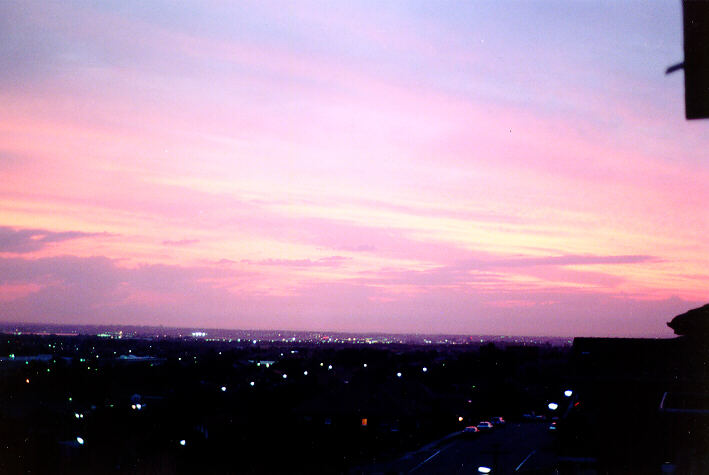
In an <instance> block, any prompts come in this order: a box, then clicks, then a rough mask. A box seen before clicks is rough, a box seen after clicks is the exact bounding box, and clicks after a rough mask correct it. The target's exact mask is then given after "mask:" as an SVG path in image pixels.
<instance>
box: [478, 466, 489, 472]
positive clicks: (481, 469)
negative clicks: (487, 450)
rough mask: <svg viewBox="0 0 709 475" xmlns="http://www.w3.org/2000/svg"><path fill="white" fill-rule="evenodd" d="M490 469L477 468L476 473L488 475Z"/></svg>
mask: <svg viewBox="0 0 709 475" xmlns="http://www.w3.org/2000/svg"><path fill="white" fill-rule="evenodd" d="M490 472H492V469H491V468H490V467H478V473H490Z"/></svg>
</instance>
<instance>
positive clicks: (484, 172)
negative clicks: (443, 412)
mask: <svg viewBox="0 0 709 475" xmlns="http://www.w3.org/2000/svg"><path fill="white" fill-rule="evenodd" d="M0 24H2V28H0V70H2V71H3V72H0V102H1V103H2V104H3V107H2V108H1V109H0V180H1V181H0V183H1V184H0V319H2V320H3V321H26V322H41V321H47V322H54V323H61V322H65V323H85V324H92V323H116V324H120V323H125V324H145V325H160V324H163V325H169V326H198V327H199V326H201V327H219V328H259V329H296V330H330V331H337V330H339V331H387V332H395V333H407V332H408V333H413V332H430V333H471V334H485V333H490V334H515V335H523V334H527V335H548V336H556V335H558V336H572V335H579V336H580V335H597V336H606V335H613V336H628V335H631V336H671V335H672V331H671V330H670V329H669V328H667V327H666V326H665V322H667V321H669V320H670V319H671V318H672V317H673V316H675V315H677V314H678V313H682V312H684V311H686V310H688V309H689V308H692V307H696V306H699V305H701V304H703V303H706V300H707V286H708V285H709V273H707V271H706V269H707V267H708V265H709V240H708V239H707V238H706V236H708V235H709V215H707V213H706V203H708V202H709V190H707V187H706V183H707V182H709V161H707V158H709V155H708V154H707V152H706V151H707V150H709V134H707V133H706V123H704V122H702V121H698V122H687V121H685V120H684V119H683V117H684V116H683V106H684V103H683V98H682V97H683V96H682V94H683V86H682V78H681V75H675V76H670V77H665V76H664V75H663V71H664V68H665V67H666V66H667V65H669V64H673V63H675V62H677V61H678V60H680V59H681V57H682V54H683V53H682V38H681V12H680V5H679V3H678V2H664V3H658V4H653V5H652V7H650V6H649V5H644V4H642V3H638V4H635V3H625V4H614V3H608V4H606V3H599V2H588V3H586V2H578V3H568V2H559V3H554V2H520V3H509V4H502V5H501V4H499V3H498V2H480V3H475V4H470V3H467V2H466V3H463V2H461V3H441V4H435V5H434V4H430V3H425V2H422V3H419V2H387V3H386V4H385V5H382V4H380V3H374V2H372V3H368V2H363V3H360V4H358V5H343V4H336V3H330V2H324V3H311V2H295V3H293V2H282V3H281V2H274V3H262V2H254V3H251V2H243V3H241V2H240V3H239V4H238V5H230V4H228V3H226V4H223V3H220V2H207V3H204V4H202V3H194V4H191V3H185V4H181V5H179V6H178V5H174V4H172V3H170V2H167V3H162V2H150V3H146V2H125V1H122V2H106V3H103V4H101V5H93V4H92V2H83V1H77V2H62V3H42V2H16V3H15V2H6V3H3V4H2V5H0Z"/></svg>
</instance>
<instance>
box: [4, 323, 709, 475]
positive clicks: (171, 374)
mask: <svg viewBox="0 0 709 475" xmlns="http://www.w3.org/2000/svg"><path fill="white" fill-rule="evenodd" d="M29 330H30V331H32V332H33V333H31V334H27V333H23V332H22V331H20V330H17V331H13V332H8V333H5V334H3V335H2V339H1V340H0V355H2V358H0V360H1V361H0V382H1V384H2V391H1V392H0V398H1V400H0V437H1V440H2V447H1V448H2V456H1V458H0V472H2V473H126V472H129V473H289V472H296V473H410V472H414V473H479V472H478V467H487V468H490V469H491V470H492V473H668V472H669V473H672V471H674V472H675V473H707V469H709V465H708V460H707V450H706V449H707V447H709V445H708V442H709V440H708V439H707V434H708V431H707V421H708V420H709V404H708V403H707V400H706V397H705V396H703V395H704V394H706V386H705V381H706V372H707V370H706V361H707V358H706V356H707V352H706V347H705V346H703V344H701V343H697V342H692V340H688V339H686V338H685V337H681V338H676V339H667V340H641V339H603V338H577V339H575V340H573V345H571V344H568V342H567V340H563V339H555V340H551V341H544V339H530V340H534V342H531V341H529V342H527V340H525V339H516V341H517V342H515V339H509V338H508V339H501V338H496V339H492V341H489V342H488V341H483V342H482V343H481V342H480V341H479V339H477V338H476V339H475V340H472V341H471V340H470V339H469V338H468V339H467V342H464V343H461V342H457V343H456V344H452V343H448V344H444V343H429V344H425V343H401V342H397V341H404V340H405V339H404V340H401V339H397V338H394V337H391V336H390V337H386V338H390V340H388V342H386V343H385V342H377V343H372V342H368V343H362V342H361V341H360V340H359V339H356V338H355V339H352V340H351V342H350V343H347V342H345V341H339V340H342V339H343V338H344V340H346V338H348V337H337V338H335V339H339V340H338V341H337V342H334V341H331V340H333V338H332V337H330V336H327V337H323V335H319V334H318V335H317V336H313V335H310V336H308V337H306V336H303V335H297V336H295V335H294V336H291V335H288V336H287V337H286V336H284V335H285V334H284V335H282V336H283V338H280V339H278V338H277V336H278V333H269V334H268V335H263V334H262V335H260V339H259V338H256V337H254V334H249V335H248V336H249V338H248V339H246V338H240V337H235V335H233V336H232V338H228V337H226V336H224V337H223V338H218V339H217V338H210V335H209V333H210V332H206V334H202V333H197V336H196V337H193V336H191V334H190V333H188V335H189V336H183V337H178V336H174V335H168V336H162V335H161V336H158V335H153V336H148V335H145V334H142V335H141V334H140V332H138V331H133V332H132V331H131V330H130V329H126V330H125V332H124V333H119V332H120V331H121V330H119V329H111V331H107V332H103V333H101V335H102V336H95V334H94V335H87V334H83V335H79V334H73V333H74V332H77V333H81V331H80V330H79V331H76V330H66V331H65V332H64V333H68V334H66V335H57V333H62V332H60V331H59V330H58V329H56V328H53V329H50V330H51V332H54V333H51V332H39V331H37V329H36V328H30V329H29ZM84 330H85V329H84ZM25 331H27V329H25ZM38 333H42V334H38ZM125 334H130V335H131V336H132V337H131V338H128V337H126V336H124V335H125ZM244 336H245V335H244ZM119 337H121V338H119ZM323 338H325V339H323ZM362 338H364V339H365V340H364V341H366V338H367V337H362ZM378 338H380V339H381V337H378ZM417 338H418V337H417ZM434 339H435V338H434ZM208 340H209V341H208ZM483 340H484V339H483ZM378 341H379V340H378ZM427 341H429V340H427ZM462 341H466V340H465V339H463V340H462ZM499 417H501V418H503V419H504V421H505V422H504V423H501V421H499V420H498V419H493V418H499ZM481 421H493V422H494V427H493V428H491V429H489V430H482V431H480V432H463V429H464V428H465V427H468V426H472V425H477V424H478V423H479V422H481ZM482 470H485V469H484V468H483V469H482Z"/></svg>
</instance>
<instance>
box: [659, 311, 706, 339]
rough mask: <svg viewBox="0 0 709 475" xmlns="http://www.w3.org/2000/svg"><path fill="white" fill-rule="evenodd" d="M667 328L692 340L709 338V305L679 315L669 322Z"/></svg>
mask: <svg viewBox="0 0 709 475" xmlns="http://www.w3.org/2000/svg"><path fill="white" fill-rule="evenodd" d="M667 326H668V327H670V328H671V329H673V330H674V331H675V334H677V335H682V336H688V337H692V338H704V337H707V336H709V304H706V305H704V306H702V307H699V308H694V309H692V310H690V311H688V312H685V313H683V314H681V315H677V316H676V317H675V318H673V319H672V321H670V322H667Z"/></svg>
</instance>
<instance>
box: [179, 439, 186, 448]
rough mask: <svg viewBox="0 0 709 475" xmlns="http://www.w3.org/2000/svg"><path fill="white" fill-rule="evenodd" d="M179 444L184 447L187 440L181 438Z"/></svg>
mask: <svg viewBox="0 0 709 475" xmlns="http://www.w3.org/2000/svg"><path fill="white" fill-rule="evenodd" d="M180 445H181V446H183V447H184V446H185V445H187V441H186V440H185V439H182V440H181V441H180Z"/></svg>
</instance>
